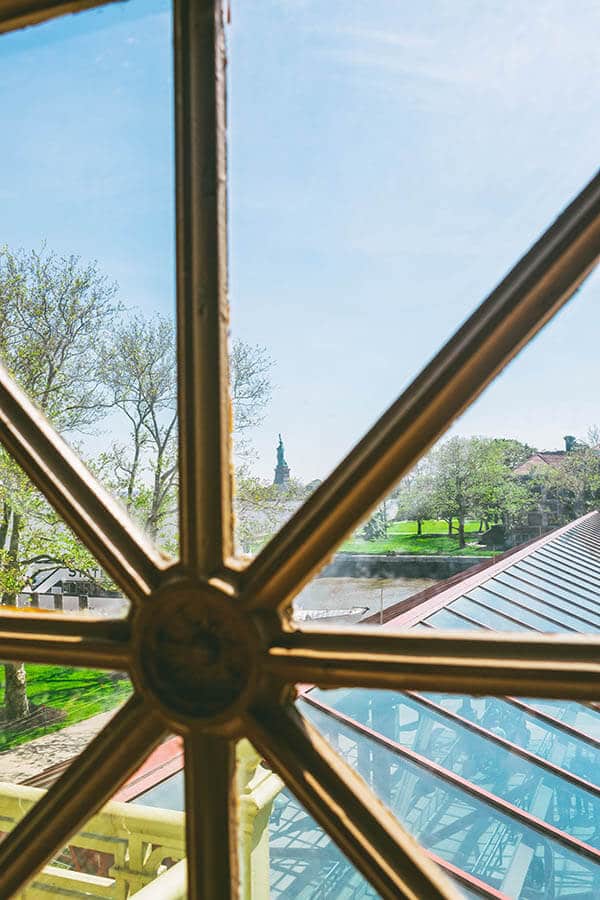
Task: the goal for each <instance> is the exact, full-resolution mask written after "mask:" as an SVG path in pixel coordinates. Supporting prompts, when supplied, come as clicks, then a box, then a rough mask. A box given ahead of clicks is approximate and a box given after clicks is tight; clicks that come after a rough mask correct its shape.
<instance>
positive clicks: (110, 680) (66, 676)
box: [0, 665, 131, 750]
mask: <svg viewBox="0 0 600 900" xmlns="http://www.w3.org/2000/svg"><path fill="white" fill-rule="evenodd" d="M26 671H27V695H28V697H29V701H30V703H31V704H32V705H33V707H34V708H33V710H32V712H33V713H34V714H35V707H38V706H46V707H53V708H54V709H59V710H61V711H62V713H64V717H63V718H62V719H61V720H60V721H56V722H49V723H47V724H45V725H36V724H35V722H32V726H33V727H31V728H29V729H27V730H25V731H23V730H21V729H20V728H18V727H17V728H12V729H11V728H10V727H9V726H8V725H4V724H0V750H8V749H9V748H10V747H15V746H17V744H23V743H25V742H26V741H30V740H32V739H33V738H36V737H40V736H41V735H43V734H50V733H51V732H53V731H59V730H60V729H61V728H64V727H65V726H66V725H72V724H73V723H74V722H81V721H82V719H88V718H90V716H95V715H96V714H97V713H101V712H106V711H107V710H110V709H114V707H115V706H118V705H119V704H120V703H122V702H123V700H126V699H127V697H129V695H130V694H131V684H130V682H129V679H128V678H119V677H116V676H115V675H114V674H113V673H110V672H99V671H96V670H94V669H72V668H64V667H62V666H41V665H28V666H26ZM0 679H1V680H0V708H1V707H2V706H3V705H4V668H3V667H2V666H0Z"/></svg>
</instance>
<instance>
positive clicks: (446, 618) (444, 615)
mask: <svg viewBox="0 0 600 900" xmlns="http://www.w3.org/2000/svg"><path fill="white" fill-rule="evenodd" d="M424 621H425V622H427V624H428V625H433V626H434V628H450V629H452V630H456V629H459V630H460V629H464V630H467V631H472V630H474V631H478V630H479V628H478V626H477V625H475V624H474V623H473V622H469V621H467V619H462V618H460V616H456V615H454V613H453V612H452V610H451V609H440V610H438V612H436V613H434V614H433V615H432V616H429V617H428V618H427V619H425V620H424Z"/></svg>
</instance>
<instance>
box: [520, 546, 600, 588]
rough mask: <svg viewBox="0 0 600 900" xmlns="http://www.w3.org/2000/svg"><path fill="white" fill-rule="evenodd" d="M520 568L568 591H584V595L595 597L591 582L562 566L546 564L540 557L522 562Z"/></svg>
mask: <svg viewBox="0 0 600 900" xmlns="http://www.w3.org/2000/svg"><path fill="white" fill-rule="evenodd" d="M520 566H521V567H522V568H523V569H525V570H526V571H528V572H535V573H536V574H537V575H538V576H539V577H540V578H544V579H549V580H551V581H552V582H553V583H554V581H555V580H556V583H557V584H560V585H564V586H565V587H567V588H568V589H569V590H576V591H577V592H579V591H584V592H585V593H586V594H590V593H591V594H592V596H594V595H597V591H596V588H595V587H594V584H593V582H592V581H591V580H590V579H589V578H587V576H584V575H582V574H581V573H580V572H573V571H571V570H567V569H565V568H564V566H562V565H560V564H557V563H554V564H553V565H552V564H548V563H547V562H546V561H544V559H543V558H542V557H541V556H532V557H531V558H529V559H527V560H524V561H523V563H521V564H520Z"/></svg>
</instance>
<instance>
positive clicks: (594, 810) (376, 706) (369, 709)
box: [306, 689, 600, 849]
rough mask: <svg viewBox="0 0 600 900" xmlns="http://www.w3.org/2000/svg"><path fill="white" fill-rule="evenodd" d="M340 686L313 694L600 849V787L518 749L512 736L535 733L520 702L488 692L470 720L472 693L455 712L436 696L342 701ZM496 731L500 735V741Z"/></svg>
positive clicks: (357, 696) (366, 694)
mask: <svg viewBox="0 0 600 900" xmlns="http://www.w3.org/2000/svg"><path fill="white" fill-rule="evenodd" d="M338 693H341V692H335V694H338ZM335 694H334V695H333V696H332V694H331V693H330V692H327V693H323V692H320V691H318V690H316V689H313V690H312V691H310V692H309V693H308V694H307V695H306V696H307V698H308V699H309V700H310V698H311V697H315V698H316V699H317V700H320V701H322V702H323V703H325V704H326V705H328V706H333V707H334V708H335V709H339V710H340V711H342V712H344V713H345V714H346V715H348V716H350V717H351V718H352V719H354V720H355V721H357V722H358V723H359V724H361V725H365V726H367V727H368V728H371V729H372V730H374V731H376V732H377V733H378V734H381V735H383V736H384V737H386V738H389V739H390V740H392V741H395V742H396V743H398V744H400V745H401V746H403V747H407V748H408V749H409V750H414V751H415V752H416V753H419V754H421V755H422V756H424V757H426V758H427V759H429V760H431V761H432V762H434V763H436V764H438V765H440V766H443V767H444V768H445V769H448V770H450V771H451V772H454V773H455V774H456V775H459V776H461V777H462V778H466V779H467V780H468V781H469V782H472V783H474V784H476V785H478V786H479V787H481V788H484V789H485V790H486V791H489V792H491V793H492V794H494V795H495V796H497V797H501V798H503V799H504V800H506V801H507V802H510V803H514V804H516V805H517V806H519V807H520V808H521V809H525V810H527V811H528V812H530V813H532V814H533V815H536V816H538V817H539V818H541V819H543V820H544V821H545V822H548V824H550V825H556V826H557V827H559V828H563V829H565V830H567V831H568V832H569V833H570V834H573V835H574V836H575V837H578V838H579V839H580V840H583V841H585V842H586V843H589V844H591V845H592V846H594V847H596V848H597V849H600V836H597V835H596V826H595V823H596V821H597V820H598V817H599V816H600V794H596V793H595V792H592V791H590V790H589V789H586V788H585V787H583V786H582V785H579V784H574V783H572V782H569V781H568V780H567V779H568V770H567V773H566V775H567V778H565V773H564V772H563V773H562V774H561V770H560V769H559V770H558V772H557V771H553V770H551V769H548V768H545V767H544V765H543V763H541V762H539V761H536V757H535V755H533V754H532V755H531V757H524V756H523V755H521V754H519V753H518V752H515V750H513V749H511V744H512V745H516V746H517V747H521V748H523V749H528V746H527V745H528V743H529V739H530V735H529V729H528V728H527V727H523V726H522V724H521V723H520V722H519V718H520V716H519V711H518V710H515V713H516V714H515V713H513V709H514V707H512V706H510V705H508V704H504V705H503V704H502V701H499V703H498V704H495V701H493V700H489V701H488V704H489V705H490V709H488V710H487V716H486V715H485V714H484V716H483V717H482V720H481V721H480V722H477V727H470V726H469V723H474V724H475V722H476V712H475V708H474V706H473V703H472V701H471V700H470V699H469V698H466V697H464V698H461V703H460V705H459V707H458V709H457V710H454V711H453V716H448V715H444V710H446V707H443V706H441V704H437V703H436V702H435V700H433V699H430V700H429V701H427V699H421V698H418V697H412V696H407V695H400V694H394V693H390V692H388V691H361V690H353V691H347V692H346V694H345V696H344V697H343V698H340V700H339V701H338V697H337V696H336V695H335ZM495 736H496V737H497V738H499V739H500V740H499V741H495V740H494V737H495ZM508 742H510V744H509V743H508ZM542 798H543V799H542ZM574 810H579V811H580V812H578V813H577V814H575V813H574V812H573V811H574Z"/></svg>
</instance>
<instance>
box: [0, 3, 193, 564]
mask: <svg viewBox="0 0 600 900" xmlns="http://www.w3.org/2000/svg"><path fill="white" fill-rule="evenodd" d="M0 41H1V52H0V99H1V103H2V115H3V124H4V128H3V142H2V150H3V166H2V173H1V174H0V197H1V198H2V225H3V232H2V249H1V250H0V299H1V302H0V360H1V361H2V362H4V364H5V365H6V366H7V368H8V369H9V370H10V371H11V372H12V374H13V375H14V377H15V378H16V379H17V381H18V382H19V383H20V384H21V385H22V387H23V388H24V389H25V390H26V391H27V393H28V394H29V396H30V397H31V398H32V399H33V400H34V401H35V403H36V404H37V405H38V407H39V408H40V409H41V410H42V411H43V412H44V413H45V414H46V416H47V417H48V418H49V419H50V421H51V422H52V423H53V424H54V426H55V427H56V428H57V429H59V430H60V431H61V432H62V434H63V435H64V436H65V437H66V438H67V440H68V441H69V442H70V443H71V444H72V445H73V446H74V447H75V448H76V449H77V450H78V452H80V453H81V455H82V456H83V458H84V459H85V461H86V462H87V463H88V465H89V466H90V468H91V469H92V470H93V471H94V472H95V473H96V474H97V475H98V476H99V477H100V479H101V480H102V481H103V482H104V484H105V485H107V486H108V487H109V489H110V490H111V491H112V492H113V493H114V494H115V496H117V497H118V498H119V500H120V501H121V502H122V503H123V504H124V505H125V506H126V507H127V509H128V510H129V512H130V513H131V515H132V516H133V517H134V518H135V519H137V520H138V522H139V523H140V524H141V525H142V527H143V528H144V529H145V530H146V531H147V532H148V534H149V535H150V536H151V537H152V538H154V539H156V540H157V541H158V542H159V543H160V544H161V546H163V547H164V548H165V549H166V550H169V551H174V550H176V545H177V527H176V525H177V523H176V484H177V469H176V462H177V458H176V457H177V446H176V441H177V429H176V422H175V412H176V408H175V404H176V370H175V364H174V355H175V338H174V296H175V289H174V286H175V277H174V233H175V227H174V205H173V198H174V179H173V83H172V82H173V76H172V71H173V60H172V25H171V6H170V3H169V0H132V2H131V3H127V4H112V3H111V4H107V5H106V6H103V7H101V8H99V9H95V10H91V11H88V12H83V13H81V15H78V16H64V17H61V18H58V19H55V20H53V21H50V22H47V23H44V24H42V25H39V26H37V27H36V28H30V29H25V30H23V31H17V32H13V33H10V34H5V35H2V37H1V38H0Z"/></svg>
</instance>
